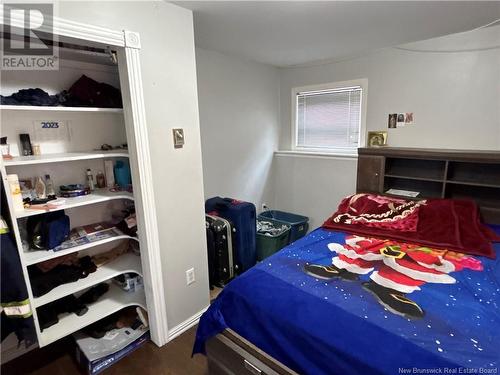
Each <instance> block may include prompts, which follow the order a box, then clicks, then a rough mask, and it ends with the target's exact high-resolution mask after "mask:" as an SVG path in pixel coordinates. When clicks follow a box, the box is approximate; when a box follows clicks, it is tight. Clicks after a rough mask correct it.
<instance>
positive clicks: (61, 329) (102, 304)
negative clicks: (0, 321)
mask: <svg viewBox="0 0 500 375" xmlns="http://www.w3.org/2000/svg"><path fill="white" fill-rule="evenodd" d="M128 306H141V307H142V308H144V309H146V299H145V297H144V292H143V291H142V290H139V291H137V292H125V291H123V290H122V289H120V288H119V287H117V286H116V285H114V284H110V287H109V290H108V292H106V294H105V295H104V296H102V298H100V299H99V300H97V302H95V303H93V304H90V305H88V306H87V307H88V308H89V311H87V312H86V313H85V314H84V315H82V316H77V315H75V314H67V315H64V316H61V317H60V318H59V322H58V323H57V324H54V325H53V326H51V327H49V328H46V329H44V330H43V331H42V332H41V333H40V335H39V337H38V340H39V345H40V346H45V345H48V344H51V343H53V342H54V341H57V340H59V339H60V338H63V337H65V336H67V335H70V334H72V333H74V332H76V331H78V330H80V329H82V328H83V327H86V326H88V325H90V324H92V323H95V322H97V321H98V320H100V319H102V318H103V317H105V316H108V315H111V314H113V313H115V312H117V311H119V310H121V309H123V308H125V307H128Z"/></svg>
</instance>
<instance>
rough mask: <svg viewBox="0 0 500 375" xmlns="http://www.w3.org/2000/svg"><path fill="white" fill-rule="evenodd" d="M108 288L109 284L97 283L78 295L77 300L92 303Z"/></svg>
mask: <svg viewBox="0 0 500 375" xmlns="http://www.w3.org/2000/svg"><path fill="white" fill-rule="evenodd" d="M108 290H109V285H108V284H106V283H101V284H98V285H96V286H94V287H92V288H90V289H89V290H87V291H86V292H85V293H83V294H82V295H81V296H80V297H78V301H79V302H80V303H83V304H88V303H93V302H95V301H97V300H98V299H99V297H100V296H102V295H103V294H104V293H106V292H107V291H108Z"/></svg>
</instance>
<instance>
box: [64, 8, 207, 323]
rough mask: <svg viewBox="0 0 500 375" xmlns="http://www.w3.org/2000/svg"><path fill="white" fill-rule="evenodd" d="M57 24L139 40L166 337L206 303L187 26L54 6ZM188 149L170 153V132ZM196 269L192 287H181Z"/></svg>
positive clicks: (165, 18) (144, 11)
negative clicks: (180, 134) (178, 132)
mask: <svg viewBox="0 0 500 375" xmlns="http://www.w3.org/2000/svg"><path fill="white" fill-rule="evenodd" d="M59 13H60V14H59V16H60V17H63V18H66V19H70V20H75V21H78V22H84V23H89V24H93V25H97V26H104V27H107V28H112V29H118V30H120V29H128V30H132V31H136V32H138V33H140V37H141V44H142V49H141V65H142V67H141V69H142V78H143V87H144V96H145V104H146V118H147V122H148V131H149V141H150V147H151V158H152V168H153V175H154V190H155V201H156V211H157V214H158V226H159V231H160V246H161V252H162V269H163V279H164V286H165V297H166V301H167V318H168V325H169V329H170V330H172V329H173V328H175V326H177V325H179V324H180V323H182V322H184V321H185V320H186V319H188V318H190V317H191V316H193V315H195V314H196V313H198V312H199V311H200V310H202V309H203V308H205V307H206V306H207V305H208V303H209V297H208V271H207V259H206V242H205V229H204V214H203V213H204V210H203V185H202V184H203V176H202V168H201V142H200V132H199V118H198V97H197V89H196V62H195V50H194V34H193V18H192V13H191V11H189V10H186V9H183V8H180V7H177V6H175V5H172V4H168V3H165V2H162V1H158V2H153V1H146V2H144V1H142V2H120V3H117V2H112V1H110V2H103V1H99V2H87V1H81V2H80V1H77V2H60V3H59ZM173 127H182V128H184V132H185V138H186V145H185V146H184V148H182V149H174V148H173V146H172V133H171V128H173ZM191 267H194V269H195V272H196V282H195V283H194V284H192V285H190V286H186V275H185V271H186V270H187V269H189V268H191Z"/></svg>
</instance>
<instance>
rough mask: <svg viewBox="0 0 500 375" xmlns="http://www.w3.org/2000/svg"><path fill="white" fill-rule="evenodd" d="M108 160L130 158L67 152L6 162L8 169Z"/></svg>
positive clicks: (108, 153)
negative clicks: (22, 166) (21, 166)
mask: <svg viewBox="0 0 500 375" xmlns="http://www.w3.org/2000/svg"><path fill="white" fill-rule="evenodd" d="M106 158H128V153H127V152H124V151H89V152H66V153H61V154H46V155H33V156H16V157H14V158H12V159H11V160H4V164H5V166H6V167H12V166H16V165H33V164H48V163H60V162H67V161H76V160H91V159H106Z"/></svg>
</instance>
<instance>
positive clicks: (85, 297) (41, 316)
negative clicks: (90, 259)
mask: <svg viewBox="0 0 500 375" xmlns="http://www.w3.org/2000/svg"><path fill="white" fill-rule="evenodd" d="M108 290H109V285H108V284H106V283H101V284H98V285H96V286H94V287H92V288H90V289H89V290H87V291H86V292H85V293H83V294H82V295H81V296H79V297H75V296H74V295H72V294H71V295H69V296H66V297H63V298H61V299H58V300H57V301H54V302H51V303H48V304H46V305H43V306H41V307H39V308H38V309H37V314H38V322H39V323H40V329H41V330H42V331H43V330H44V329H46V328H49V327H50V326H53V325H54V324H56V323H58V322H59V315H61V314H64V313H75V314H76V315H78V316H82V315H84V314H85V313H86V312H87V311H88V310H89V309H88V307H87V306H86V305H88V304H90V303H93V302H96V301H97V300H98V299H99V298H100V297H101V296H102V295H103V294H105V293H106V292H107V291H108Z"/></svg>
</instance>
